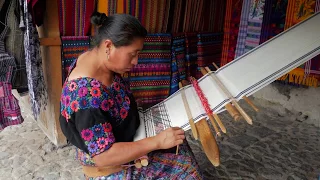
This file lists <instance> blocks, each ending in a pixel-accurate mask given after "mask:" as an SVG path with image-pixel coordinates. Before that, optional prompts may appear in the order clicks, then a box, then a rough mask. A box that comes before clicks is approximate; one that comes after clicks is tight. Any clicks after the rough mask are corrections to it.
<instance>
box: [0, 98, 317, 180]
mask: <svg viewBox="0 0 320 180" xmlns="http://www.w3.org/2000/svg"><path fill="white" fill-rule="evenodd" d="M254 103H255V104H256V105H257V106H258V107H259V109H260V112H258V113H256V112H254V111H253V110H252V109H251V108H250V107H249V106H248V105H247V104H244V103H243V102H242V103H241V106H242V107H244V109H245V110H246V112H247V113H248V114H249V115H250V116H251V117H252V118H253V122H254V123H253V125H248V124H247V123H246V122H245V121H244V120H243V121H240V122H234V121H233V120H232V119H231V117H230V116H229V115H228V114H226V113H222V114H221V115H220V118H221V119H222V121H223V123H224V124H225V126H226V128H227V134H223V135H222V137H220V138H217V142H218V145H219V148H220V155H221V165H220V166H219V167H214V166H212V165H211V163H210V162H209V161H208V160H207V158H206V156H205V154H204V153H203V151H202V150H201V145H199V142H198V141H195V140H194V139H193V138H192V137H191V134H190V132H187V139H188V141H189V144H190V146H191V148H192V150H193V152H194V154H195V156H196V158H197V160H198V163H199V165H200V167H201V169H202V171H203V173H204V176H205V178H206V179H259V180H260V179H272V180H275V179H288V180H294V179H317V178H319V176H320V128H319V127H316V126H314V125H310V124H307V123H305V122H304V118H305V117H304V116H301V114H299V113H295V112H290V111H288V110H286V109H284V108H283V107H281V106H279V105H277V104H271V103H269V102H267V101H263V100H254ZM21 109H22V111H23V115H24V118H25V122H24V123H23V124H21V125H17V126H11V127H7V128H6V129H5V130H3V131H2V132H0V179H1V180H10V179H19V180H24V179H27V180H29V179H46V180H49V179H52V180H56V179H66V180H67V179H68V180H70V179H75V180H76V179H83V175H82V173H81V167H80V165H79V163H78V162H77V161H75V160H74V147H72V146H66V147H63V148H56V147H55V146H54V145H53V144H52V143H51V142H50V141H49V139H48V138H47V137H46V136H45V135H44V133H42V131H41V130H40V128H39V127H38V126H37V124H36V121H35V120H34V119H33V117H32V116H31V114H29V113H28V112H27V111H25V109H26V107H21ZM319 119H320V118H319ZM319 121H320V120H319Z"/></svg>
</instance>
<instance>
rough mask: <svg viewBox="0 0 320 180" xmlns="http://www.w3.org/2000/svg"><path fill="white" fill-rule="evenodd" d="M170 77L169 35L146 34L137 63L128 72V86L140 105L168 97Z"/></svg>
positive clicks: (147, 105) (146, 104)
mask: <svg viewBox="0 0 320 180" xmlns="http://www.w3.org/2000/svg"><path fill="white" fill-rule="evenodd" d="M170 78H171V35H170V34H148V36H147V37H146V38H145V43H144V48H143V50H142V51H141V53H140V54H139V60H138V64H137V65H136V66H135V67H134V68H133V69H132V71H131V72H130V74H129V79H130V87H131V90H132V92H133V94H134V96H135V98H136V100H137V103H138V105H139V106H141V107H149V106H151V105H153V104H156V103H158V102H160V101H162V100H164V99H165V98H167V97H168V95H169V91H170Z"/></svg>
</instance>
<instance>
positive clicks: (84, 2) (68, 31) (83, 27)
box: [57, 0, 95, 36]
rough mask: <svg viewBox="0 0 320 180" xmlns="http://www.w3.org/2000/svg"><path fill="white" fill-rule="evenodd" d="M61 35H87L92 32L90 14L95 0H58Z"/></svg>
mask: <svg viewBox="0 0 320 180" xmlns="http://www.w3.org/2000/svg"><path fill="white" fill-rule="evenodd" d="M57 1H58V7H59V26H60V27H59V29H60V35H61V36H86V35H89V34H90V32H91V22H90V16H91V15H92V13H93V11H94V3H95V0H57Z"/></svg>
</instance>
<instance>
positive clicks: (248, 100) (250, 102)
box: [212, 62, 259, 112]
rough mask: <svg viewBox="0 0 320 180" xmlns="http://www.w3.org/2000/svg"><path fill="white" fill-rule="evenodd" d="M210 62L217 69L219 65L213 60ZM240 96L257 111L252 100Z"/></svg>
mask: <svg viewBox="0 0 320 180" xmlns="http://www.w3.org/2000/svg"><path fill="white" fill-rule="evenodd" d="M212 64H213V66H214V67H215V68H216V69H217V70H218V69H219V67H218V66H217V64H216V63H214V62H213V63H212ZM242 98H243V99H244V100H245V101H246V102H247V103H248V104H249V105H250V106H251V107H252V109H253V110H255V111H256V112H258V111H259V109H258V108H257V106H255V105H254V104H253V102H252V101H251V100H250V99H249V98H248V97H247V96H243V97H242Z"/></svg>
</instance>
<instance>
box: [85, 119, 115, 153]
mask: <svg viewBox="0 0 320 180" xmlns="http://www.w3.org/2000/svg"><path fill="white" fill-rule="evenodd" d="M81 137H82V138H83V140H84V142H85V144H86V145H87V147H88V151H89V153H90V155H91V156H94V155H97V154H100V153H102V152H103V151H105V150H107V149H109V148H110V147H111V145H112V143H114V142H115V138H114V136H113V133H112V128H111V124H110V123H104V124H96V125H94V126H93V127H91V128H88V129H84V130H82V131H81Z"/></svg>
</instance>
